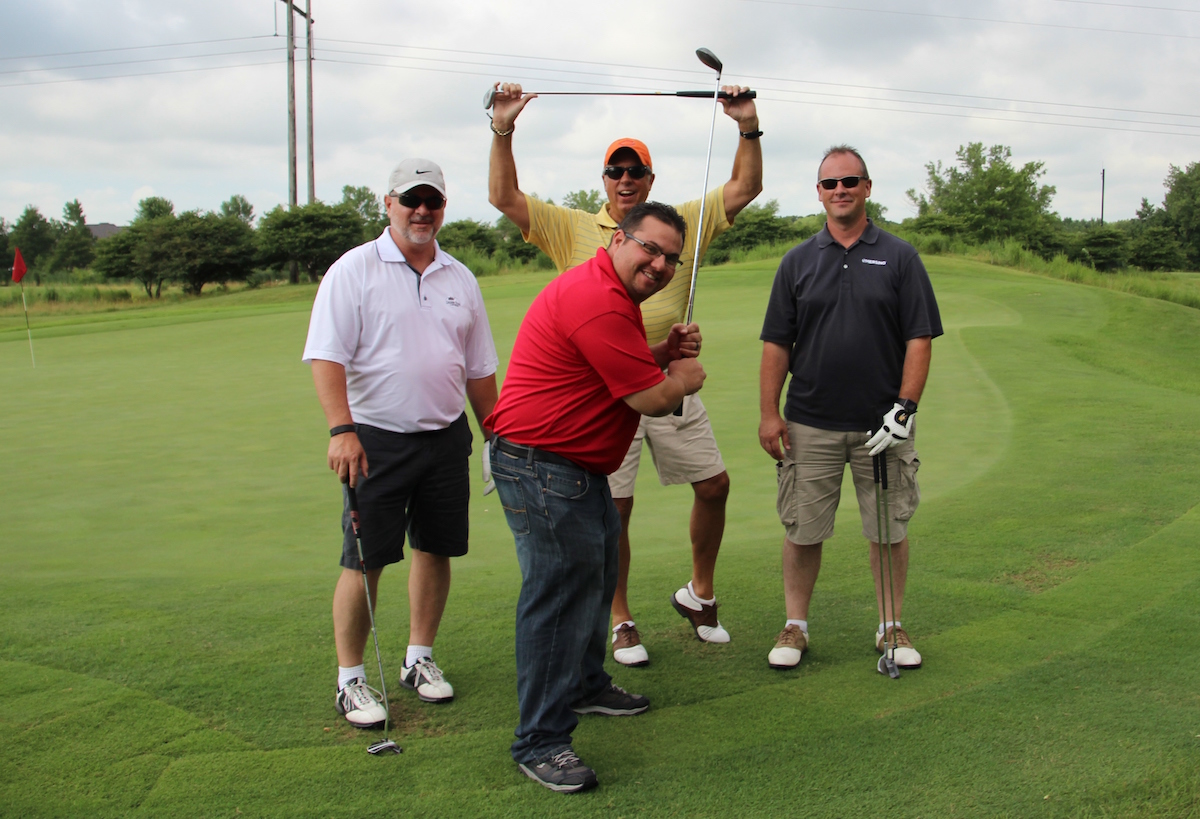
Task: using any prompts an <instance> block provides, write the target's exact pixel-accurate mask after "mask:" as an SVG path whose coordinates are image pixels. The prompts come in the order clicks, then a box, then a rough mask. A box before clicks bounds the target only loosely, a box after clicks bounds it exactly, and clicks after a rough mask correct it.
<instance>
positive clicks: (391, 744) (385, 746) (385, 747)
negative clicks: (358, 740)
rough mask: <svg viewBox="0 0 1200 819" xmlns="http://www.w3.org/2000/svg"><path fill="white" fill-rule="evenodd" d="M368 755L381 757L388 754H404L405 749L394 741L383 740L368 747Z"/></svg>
mask: <svg viewBox="0 0 1200 819" xmlns="http://www.w3.org/2000/svg"><path fill="white" fill-rule="evenodd" d="M367 753H368V754H371V755H372V756H379V755H380V754H388V753H391V754H402V753H404V749H403V748H401V747H400V746H399V745H397V744H396V743H395V741H394V740H391V739H383V740H380V741H379V742H376V743H375V744H373V745H371V746H370V747H368V748H367Z"/></svg>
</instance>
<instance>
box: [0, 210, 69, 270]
mask: <svg viewBox="0 0 1200 819" xmlns="http://www.w3.org/2000/svg"><path fill="white" fill-rule="evenodd" d="M56 239H57V236H56V231H55V230H54V225H53V224H51V223H50V220H49V219H47V218H46V217H45V216H42V213H41V211H39V210H38V209H37V208H35V207H34V206H33V205H28V206H27V207H26V208H25V210H24V211H22V212H21V215H20V216H19V217H18V218H17V221H16V223H15V224H13V226H12V229H11V230H10V232H9V234H8V247H9V249H10V250H13V249H15V248H20V249H21V258H23V259H24V260H25V264H26V265H27V266H28V267H29V269H30V271H31V272H32V273H33V278H34V281H36V282H37V283H38V284H41V282H42V277H41V270H42V265H40V264H39V262H45V261H47V260H48V258H49V254H50V252H51V251H52V250H54V242H55V240H56Z"/></svg>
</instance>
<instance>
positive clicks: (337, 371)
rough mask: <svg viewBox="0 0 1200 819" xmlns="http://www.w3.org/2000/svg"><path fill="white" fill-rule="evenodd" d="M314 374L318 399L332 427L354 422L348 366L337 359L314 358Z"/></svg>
mask: <svg viewBox="0 0 1200 819" xmlns="http://www.w3.org/2000/svg"><path fill="white" fill-rule="evenodd" d="M312 374H313V384H315V385H316V388H317V400H319V401H320V402H321V409H323V410H324V411H325V420H326V421H327V422H328V423H329V427H330V429H332V428H333V427H340V426H343V425H345V424H353V423H354V418H353V417H352V416H351V415H350V400H349V398H348V397H347V396H346V368H345V367H344V366H342V365H341V364H338V363H337V362H336V361H325V360H322V359H313V363H312Z"/></svg>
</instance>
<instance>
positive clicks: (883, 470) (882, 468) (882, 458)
mask: <svg viewBox="0 0 1200 819" xmlns="http://www.w3.org/2000/svg"><path fill="white" fill-rule="evenodd" d="M879 479H880V481H881V482H882V484H883V488H884V491H886V490H887V488H888V485H887V450H886V449H885V450H884V451H883V452H880V453H879Z"/></svg>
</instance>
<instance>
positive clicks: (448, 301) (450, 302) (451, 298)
mask: <svg viewBox="0 0 1200 819" xmlns="http://www.w3.org/2000/svg"><path fill="white" fill-rule="evenodd" d="M446 304H448V305H450V306H451V307H462V306H463V303H462V302H461V301H459V300H458V299H456V298H454V296H446Z"/></svg>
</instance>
